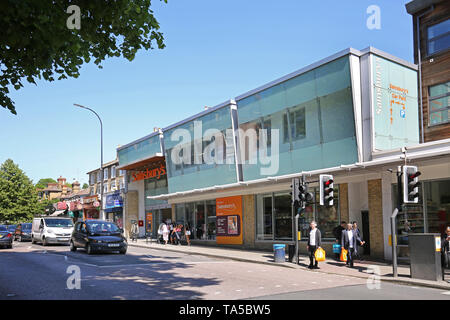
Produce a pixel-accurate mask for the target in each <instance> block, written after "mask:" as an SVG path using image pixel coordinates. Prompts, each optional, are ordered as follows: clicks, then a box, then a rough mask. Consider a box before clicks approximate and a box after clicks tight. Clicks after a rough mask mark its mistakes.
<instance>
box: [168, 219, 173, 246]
mask: <svg viewBox="0 0 450 320" xmlns="http://www.w3.org/2000/svg"><path fill="white" fill-rule="evenodd" d="M172 233H173V222H170V223H169V240H170V243H171V244H173V236H172Z"/></svg>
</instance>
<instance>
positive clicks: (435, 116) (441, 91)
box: [428, 82, 450, 125]
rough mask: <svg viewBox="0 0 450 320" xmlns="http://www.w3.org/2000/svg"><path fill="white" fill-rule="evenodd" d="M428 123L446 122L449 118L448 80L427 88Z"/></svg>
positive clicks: (449, 96)
mask: <svg viewBox="0 0 450 320" xmlns="http://www.w3.org/2000/svg"><path fill="white" fill-rule="evenodd" d="M428 89H429V97H430V98H429V103H428V105H429V111H430V112H429V113H430V125H435V124H441V123H447V122H449V119H450V117H449V116H450V107H449V105H450V103H449V102H450V82H446V83H442V84H438V85H435V86H430V87H429V88H428Z"/></svg>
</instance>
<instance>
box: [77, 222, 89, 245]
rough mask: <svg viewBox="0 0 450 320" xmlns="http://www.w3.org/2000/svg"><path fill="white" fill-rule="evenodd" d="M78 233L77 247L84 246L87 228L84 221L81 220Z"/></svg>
mask: <svg viewBox="0 0 450 320" xmlns="http://www.w3.org/2000/svg"><path fill="white" fill-rule="evenodd" d="M78 235H79V238H78V239H79V244H78V246H79V247H82V248H84V247H85V246H86V243H87V241H86V239H87V228H86V223H84V222H82V223H81V225H80V232H79V233H78Z"/></svg>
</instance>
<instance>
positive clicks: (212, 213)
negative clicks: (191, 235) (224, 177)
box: [206, 200, 216, 240]
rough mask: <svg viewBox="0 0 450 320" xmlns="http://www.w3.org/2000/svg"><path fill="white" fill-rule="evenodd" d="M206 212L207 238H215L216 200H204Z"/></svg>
mask: <svg viewBox="0 0 450 320" xmlns="http://www.w3.org/2000/svg"><path fill="white" fill-rule="evenodd" d="M206 213H207V219H208V220H207V226H206V228H207V229H206V231H207V235H208V237H207V239H208V240H215V239H216V200H208V201H206Z"/></svg>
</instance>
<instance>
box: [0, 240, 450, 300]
mask: <svg viewBox="0 0 450 320" xmlns="http://www.w3.org/2000/svg"><path fill="white" fill-rule="evenodd" d="M74 269H75V270H79V271H80V276H81V277H80V289H77V288H76V284H77V282H76V281H75V280H74V275H75V274H74V273H73V270H74ZM0 270H1V272H0V300H10V299H19V300H21V299H23V300H40V299H44V300H48V299H89V300H93V299H108V300H110V299H113V300H114V299H117V300H129V299H133V300H135V299H158V300H164V299H210V300H211V299H213V300H216V299H224V300H234V299H284V300H289V299H302V300H305V299H322V300H324V299H333V300H336V299H370V300H376V299H418V300H424V299H436V300H441V299H446V300H449V299H450V295H449V294H450V292H448V291H447V292H446V291H443V290H438V289H429V288H419V287H410V286H402V285H395V284H390V283H384V282H382V283H381V284H380V289H373V288H372V289H370V288H368V286H367V284H366V280H365V279H359V278H352V277H346V276H340V275H332V274H323V273H317V272H311V271H308V270H297V269H287V268H283V267H279V266H268V265H261V264H254V263H247V262H238V261H232V260H227V259H215V258H210V257H204V256H199V255H189V254H181V253H174V252H165V251H162V250H151V249H146V248H136V247H129V250H128V252H127V254H126V255H121V254H115V253H112V254H95V255H90V256H89V255H87V254H86V252H85V251H84V250H80V249H79V250H78V251H77V252H70V251H69V247H68V246H62V245H59V246H57V245H55V246H48V247H43V246H41V245H32V244H31V243H29V242H24V243H17V242H16V243H15V246H14V248H13V249H0ZM68 272H69V273H68ZM68 283H69V284H68ZM73 286H75V288H74V289H70V288H71V287H73Z"/></svg>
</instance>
